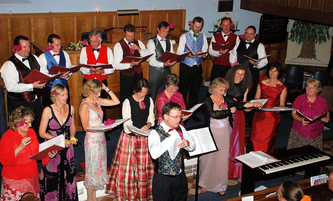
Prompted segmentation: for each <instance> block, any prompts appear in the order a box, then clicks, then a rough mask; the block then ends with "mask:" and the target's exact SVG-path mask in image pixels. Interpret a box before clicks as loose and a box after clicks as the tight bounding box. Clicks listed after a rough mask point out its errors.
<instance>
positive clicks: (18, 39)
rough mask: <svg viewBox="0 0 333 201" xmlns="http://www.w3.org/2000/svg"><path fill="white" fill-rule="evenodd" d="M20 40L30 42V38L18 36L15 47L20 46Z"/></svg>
mask: <svg viewBox="0 0 333 201" xmlns="http://www.w3.org/2000/svg"><path fill="white" fill-rule="evenodd" d="M20 40H29V38H28V37H26V36H22V35H19V36H16V38H15V39H14V45H20Z"/></svg>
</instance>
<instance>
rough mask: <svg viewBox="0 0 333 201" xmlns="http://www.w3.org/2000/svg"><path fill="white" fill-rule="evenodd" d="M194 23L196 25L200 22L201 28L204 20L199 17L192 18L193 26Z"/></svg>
mask: <svg viewBox="0 0 333 201" xmlns="http://www.w3.org/2000/svg"><path fill="white" fill-rule="evenodd" d="M194 22H198V23H201V22H202V27H203V26H204V19H203V18H202V17H200V16H197V17H195V18H193V20H192V23H193V24H194Z"/></svg>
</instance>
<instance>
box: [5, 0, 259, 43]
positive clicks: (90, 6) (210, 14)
mask: <svg viewBox="0 0 333 201" xmlns="http://www.w3.org/2000/svg"><path fill="white" fill-rule="evenodd" d="M217 5H218V0H0V13H2V14H3V13H9V10H11V11H12V13H14V14H15V13H48V12H50V11H51V12H53V13H57V12H93V11H95V10H96V9H99V10H100V11H116V10H124V9H139V10H153V8H156V10H169V9H179V8H180V7H182V8H183V9H186V25H185V27H186V29H188V26H187V22H188V21H189V20H192V19H193V17H195V16H201V17H203V18H204V20H205V26H204V28H203V32H204V33H205V34H206V35H207V37H210V36H212V34H211V33H208V31H212V30H213V21H214V22H215V23H216V20H217V19H218V18H221V17H223V16H224V14H225V13H224V12H223V13H219V12H217ZM229 16H230V17H232V19H240V23H239V26H238V27H239V29H240V31H239V32H236V34H243V33H244V30H245V28H246V27H247V26H248V25H254V26H256V27H257V29H258V30H259V20H260V16H261V14H260V13H255V12H251V11H245V10H242V9H240V0H234V9H233V12H229ZM176 28H177V27H176Z"/></svg>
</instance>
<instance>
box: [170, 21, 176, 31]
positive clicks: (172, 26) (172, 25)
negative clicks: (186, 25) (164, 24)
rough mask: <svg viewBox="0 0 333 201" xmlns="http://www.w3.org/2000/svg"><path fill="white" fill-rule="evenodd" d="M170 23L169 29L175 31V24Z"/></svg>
mask: <svg viewBox="0 0 333 201" xmlns="http://www.w3.org/2000/svg"><path fill="white" fill-rule="evenodd" d="M168 23H169V29H170V30H173V29H174V28H175V23H172V22H168Z"/></svg>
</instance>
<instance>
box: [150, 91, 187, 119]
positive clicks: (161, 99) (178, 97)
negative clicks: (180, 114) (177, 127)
mask: <svg viewBox="0 0 333 201" xmlns="http://www.w3.org/2000/svg"><path fill="white" fill-rule="evenodd" d="M170 101H172V102H175V103H178V104H179V105H180V107H182V110H186V106H185V102H184V99H183V95H182V94H181V93H179V92H176V93H175V94H174V95H172V96H171V97H170V99H169V98H168V97H167V95H166V94H165V92H164V91H162V93H161V94H160V95H159V96H158V97H157V99H156V109H157V113H158V124H159V123H161V122H162V120H163V118H162V108H163V106H164V105H165V104H166V103H168V102H170ZM182 125H183V123H182Z"/></svg>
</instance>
